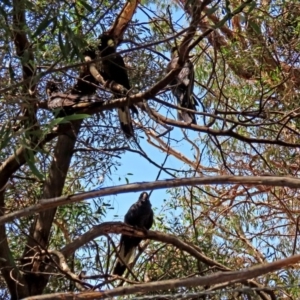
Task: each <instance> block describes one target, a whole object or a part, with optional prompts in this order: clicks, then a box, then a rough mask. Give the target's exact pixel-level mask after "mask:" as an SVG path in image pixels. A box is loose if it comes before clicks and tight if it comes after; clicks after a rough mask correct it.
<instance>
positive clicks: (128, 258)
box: [113, 192, 153, 276]
mask: <svg viewBox="0 0 300 300" xmlns="http://www.w3.org/2000/svg"><path fill="white" fill-rule="evenodd" d="M124 222H125V223H126V224H129V225H131V226H135V227H138V228H145V229H147V230H149V229H150V228H151V226H152V224H153V210H152V208H151V203H150V200H149V195H148V194H147V193H146V192H143V193H141V195H140V197H139V200H138V201H137V202H136V203H134V204H133V205H132V206H131V207H130V208H129V210H128V212H127V214H126V215H125V218H124ZM141 240H142V239H141V238H138V237H133V236H126V235H122V236H121V241H120V251H119V257H121V258H122V261H123V262H125V263H126V264H127V265H128V264H130V263H132V262H133V260H134V256H135V249H136V247H137V246H138V245H139V243H140V242H141ZM122 261H121V260H120V259H118V260H117V263H116V266H115V268H114V271H113V274H116V275H119V276H121V275H122V274H123V273H124V271H125V270H126V266H125V265H124V263H123V262H122Z"/></svg>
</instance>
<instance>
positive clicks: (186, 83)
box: [167, 47, 197, 124]
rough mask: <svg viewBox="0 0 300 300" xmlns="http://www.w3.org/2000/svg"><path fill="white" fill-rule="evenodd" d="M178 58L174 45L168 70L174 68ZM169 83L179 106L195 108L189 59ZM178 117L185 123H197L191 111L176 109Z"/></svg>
mask: <svg viewBox="0 0 300 300" xmlns="http://www.w3.org/2000/svg"><path fill="white" fill-rule="evenodd" d="M178 59H179V57H178V52H177V48H176V47H174V48H172V52H171V61H170V63H169V64H168V67H167V71H168V72H169V71H171V70H172V69H174V68H176V65H177V62H178ZM170 85H171V90H172V93H173V95H174V96H175V98H176V99H177V105H178V106H179V107H184V108H188V109H192V110H196V105H197V102H196V99H195V97H194V96H193V89H194V66H193V64H192V62H191V61H190V60H187V61H186V62H185V64H184V66H183V68H182V69H181V71H180V72H179V74H178V75H177V77H175V79H174V80H173V81H172V82H171V83H170ZM178 119H179V120H183V121H184V122H187V123H193V124H197V121H196V116H195V114H193V113H192V112H187V111H181V110H178Z"/></svg>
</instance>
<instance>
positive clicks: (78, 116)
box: [63, 114, 90, 121]
mask: <svg viewBox="0 0 300 300" xmlns="http://www.w3.org/2000/svg"><path fill="white" fill-rule="evenodd" d="M89 117H90V115H88V114H75V115H70V116H66V117H64V118H63V119H64V120H65V121H74V120H81V119H86V118H89Z"/></svg>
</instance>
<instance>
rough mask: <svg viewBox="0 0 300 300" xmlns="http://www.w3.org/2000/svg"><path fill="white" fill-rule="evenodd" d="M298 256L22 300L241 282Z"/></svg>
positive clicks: (67, 299)
mask: <svg viewBox="0 0 300 300" xmlns="http://www.w3.org/2000/svg"><path fill="white" fill-rule="evenodd" d="M299 261H300V254H298V255H295V256H291V257H289V258H285V259H281V260H277V261H275V262H272V263H268V264H260V265H258V266H255V267H252V268H247V269H242V270H240V271H229V272H218V273H215V274H212V275H208V276H204V277H192V278H184V279H172V280H162V281H159V282H150V283H141V284H136V285H132V286H126V287H118V288H115V289H112V290H106V291H100V292H83V293H55V294H50V295H41V296H36V297H28V298H26V299H24V300H48V299H52V300H56V299H62V298H63V299H65V300H74V299H85V300H87V299H95V298H96V299H104V298H108V297H115V296H120V295H123V296H124V295H131V294H136V293H139V292H145V291H147V292H152V291H153V292H154V291H155V292H157V291H160V290H167V289H175V288H179V287H196V286H197V287H199V286H206V285H213V284H220V283H225V282H231V283H233V282H241V281H243V280H247V279H251V278H254V277H258V276H261V275H264V274H268V273H270V272H274V271H277V270H280V269H282V268H285V267H287V266H289V265H292V264H296V263H299Z"/></svg>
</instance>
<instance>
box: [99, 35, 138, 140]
mask: <svg viewBox="0 0 300 300" xmlns="http://www.w3.org/2000/svg"><path fill="white" fill-rule="evenodd" d="M99 41H100V43H99V46H98V49H99V50H100V51H101V52H100V56H101V58H102V70H101V72H100V73H101V75H102V76H103V78H104V80H109V81H114V82H116V83H118V84H121V85H122V86H123V87H124V88H126V89H127V90H130V83H129V78H128V74H127V70H126V67H125V63H124V60H123V58H122V56H121V55H120V54H118V53H116V44H115V41H114V39H113V38H112V37H111V36H109V35H107V34H102V35H101V36H100V37H99ZM114 96H115V98H120V96H124V94H123V95H122V94H121V95H118V94H116V93H115V95H114ZM130 109H131V110H132V112H133V113H136V114H138V111H137V109H136V107H135V106H134V105H131V106H130ZM118 115H119V120H120V124H121V128H122V130H123V132H124V133H125V135H126V137H127V138H131V137H133V136H134V132H133V127H132V122H131V116H130V112H129V107H128V106H127V105H125V106H123V107H120V108H119V109H118Z"/></svg>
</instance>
